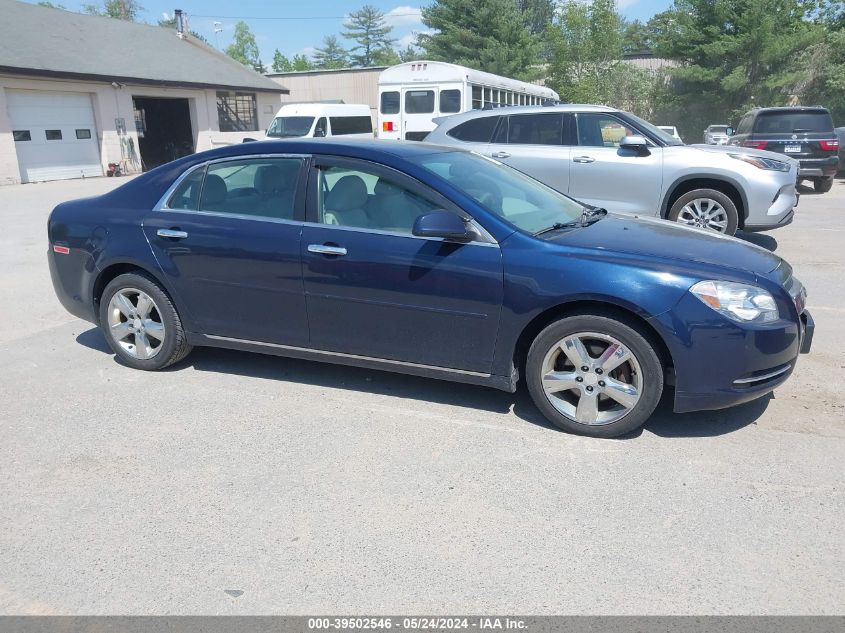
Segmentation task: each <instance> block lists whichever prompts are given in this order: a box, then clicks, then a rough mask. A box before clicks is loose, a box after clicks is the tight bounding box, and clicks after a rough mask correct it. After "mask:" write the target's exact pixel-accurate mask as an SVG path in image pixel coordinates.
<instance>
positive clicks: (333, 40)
mask: <svg viewBox="0 0 845 633" xmlns="http://www.w3.org/2000/svg"><path fill="white" fill-rule="evenodd" d="M314 65H315V66H316V67H317V68H347V67H348V66H349V51H347V50H346V49H345V48H343V46H341V45H340V42H338V41H337V36H335V35H327V36H326V37H324V38H323V48H317V49H316V50H315V51H314Z"/></svg>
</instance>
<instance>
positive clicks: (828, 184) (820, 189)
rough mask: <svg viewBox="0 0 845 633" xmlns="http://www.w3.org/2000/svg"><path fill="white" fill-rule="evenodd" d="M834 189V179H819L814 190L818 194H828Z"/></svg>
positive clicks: (815, 181)
mask: <svg viewBox="0 0 845 633" xmlns="http://www.w3.org/2000/svg"><path fill="white" fill-rule="evenodd" d="M832 188H833V177H830V178H817V179H816V180H814V181H813V189H815V190H816V193H827V192H828V191H830V190H831V189H832Z"/></svg>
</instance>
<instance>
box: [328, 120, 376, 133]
mask: <svg viewBox="0 0 845 633" xmlns="http://www.w3.org/2000/svg"><path fill="white" fill-rule="evenodd" d="M329 120H330V121H331V124H332V136H343V135H344V134H372V133H373V121H372V119H371V118H370V117H368V116H333V117H329Z"/></svg>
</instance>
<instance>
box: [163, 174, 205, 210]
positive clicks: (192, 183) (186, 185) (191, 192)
mask: <svg viewBox="0 0 845 633" xmlns="http://www.w3.org/2000/svg"><path fill="white" fill-rule="evenodd" d="M204 176H205V167H200V168H199V169H195V170H194V171H192V172H191V173H190V174H188V175H187V176H185V178H184V179H183V180H182V182H181V183H179V186H178V187H177V188H176V191H174V192H173V195H172V196H170V200H168V201H167V206H168V208H170V209H186V210H189V211H196V210H197V209H199V201H200V189H202V179H203V177H204Z"/></svg>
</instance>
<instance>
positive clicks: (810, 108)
mask: <svg viewBox="0 0 845 633" xmlns="http://www.w3.org/2000/svg"><path fill="white" fill-rule="evenodd" d="M751 112H753V113H755V114H761V113H764V112H765V113H769V112H775V113H778V112H828V109H827V108H825V107H824V106H772V107H769V108H754V109H753V110H751Z"/></svg>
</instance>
